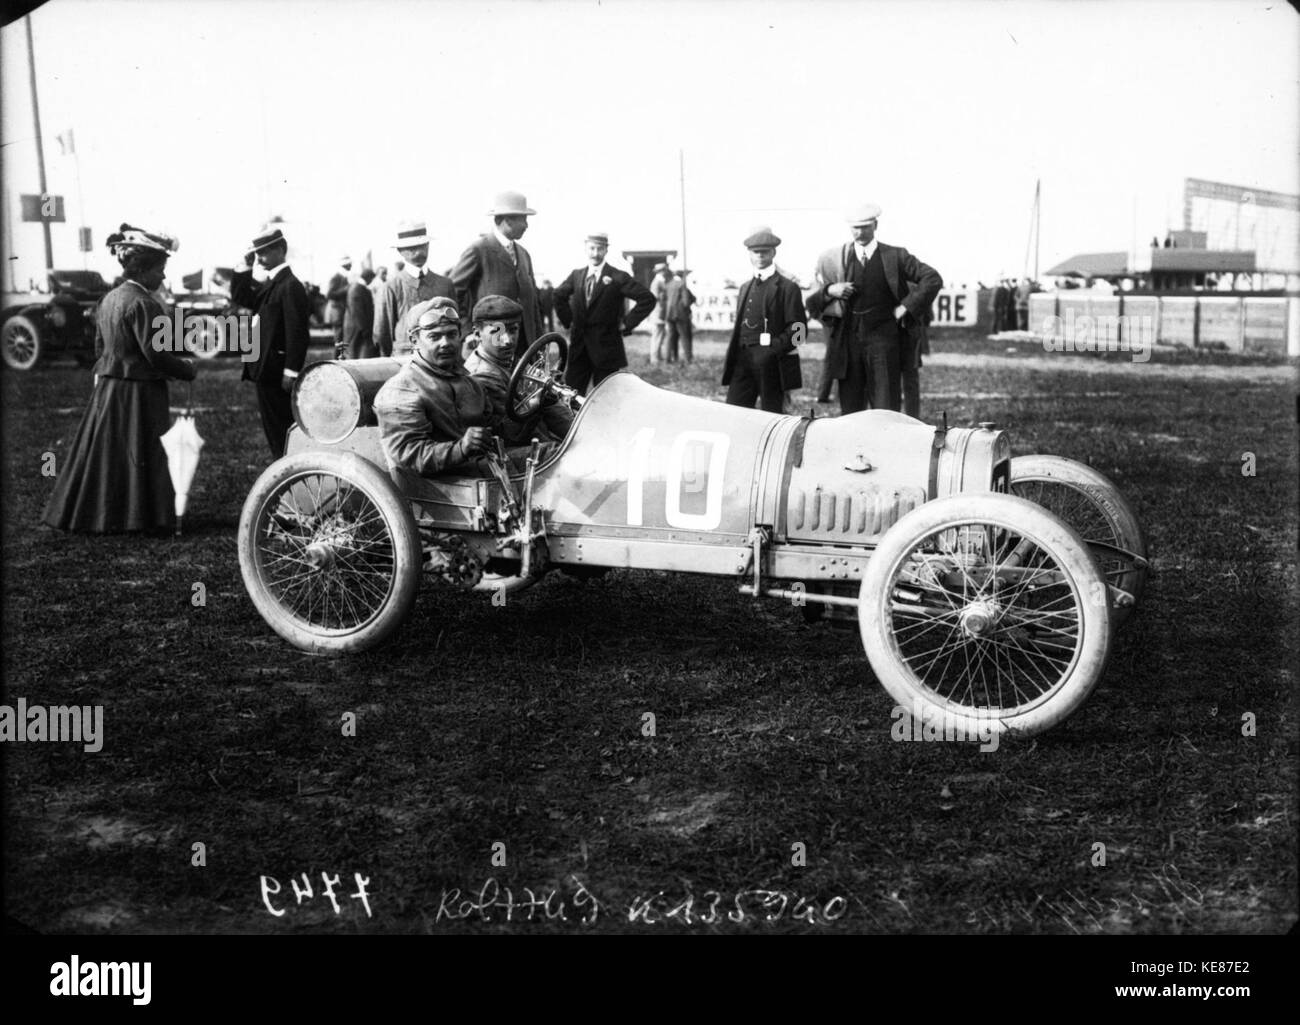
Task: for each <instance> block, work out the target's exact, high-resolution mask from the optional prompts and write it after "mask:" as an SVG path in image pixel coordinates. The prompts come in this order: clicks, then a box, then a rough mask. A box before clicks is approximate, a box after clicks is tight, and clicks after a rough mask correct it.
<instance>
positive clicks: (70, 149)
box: [55, 128, 77, 157]
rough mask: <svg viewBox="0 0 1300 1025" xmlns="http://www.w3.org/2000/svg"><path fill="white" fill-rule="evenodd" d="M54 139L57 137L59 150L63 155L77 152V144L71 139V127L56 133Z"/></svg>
mask: <svg viewBox="0 0 1300 1025" xmlns="http://www.w3.org/2000/svg"><path fill="white" fill-rule="evenodd" d="M55 139H57V140H58V142H59V150H60V152H61V153H62V155H63V156H65V157H67V156H71V155H72V154H73V153H76V152H77V146H76V143H75V142H74V141H73V138H72V129H71V128H69V129H68V130H67V131H66V132H64V133H63V134H62V135H56V136H55Z"/></svg>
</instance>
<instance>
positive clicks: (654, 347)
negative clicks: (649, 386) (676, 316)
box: [650, 263, 673, 363]
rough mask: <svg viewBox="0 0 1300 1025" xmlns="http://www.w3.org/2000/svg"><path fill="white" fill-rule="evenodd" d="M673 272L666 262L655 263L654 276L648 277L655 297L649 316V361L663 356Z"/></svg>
mask: <svg viewBox="0 0 1300 1025" xmlns="http://www.w3.org/2000/svg"><path fill="white" fill-rule="evenodd" d="M672 280H673V272H672V271H670V270H669V269H668V264H666V263H656V264H655V276H654V277H653V278H651V279H650V294H651V295H653V296H654V297H655V308H654V313H653V314H651V316H650V362H651V363H658V362H659V361H660V360H661V359H663V358H664V355H665V354H664V342H665V341H666V340H667V338H668V283H669V282H670V281H672Z"/></svg>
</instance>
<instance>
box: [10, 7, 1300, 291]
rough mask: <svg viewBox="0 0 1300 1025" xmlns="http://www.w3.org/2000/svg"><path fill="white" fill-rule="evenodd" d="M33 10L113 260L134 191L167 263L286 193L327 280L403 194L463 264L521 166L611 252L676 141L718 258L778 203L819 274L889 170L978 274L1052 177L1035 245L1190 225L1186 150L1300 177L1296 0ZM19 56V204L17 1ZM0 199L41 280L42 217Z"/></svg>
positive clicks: (895, 188) (1229, 170)
mask: <svg viewBox="0 0 1300 1025" xmlns="http://www.w3.org/2000/svg"><path fill="white" fill-rule="evenodd" d="M31 25H32V31H33V36H34V43H35V49H36V70H37V86H38V92H39V97H40V108H41V121H42V135H43V137H44V139H45V159H46V163H47V168H48V178H49V190H50V191H51V192H55V193H59V194H63V195H64V196H65V197H66V201H67V208H68V212H69V223H68V224H66V225H55V226H54V229H53V231H54V238H55V242H54V244H55V263H56V265H58V266H80V265H81V260H82V257H81V256H80V255H79V254H78V253H77V251H76V233H75V230H74V224H75V223H77V222H81V223H86V224H89V225H90V226H91V227H92V229H93V231H94V238H95V244H96V252H95V253H94V254H92V255H91V257H90V258H89V260H90V263H89V265H90V266H91V267H95V268H98V269H100V270H103V271H104V272H105V273H106V274H108V275H111V274H112V273H114V272H115V270H116V267H115V265H114V264H113V262H112V260H111V259H110V258H109V257H108V256H107V252H106V250H105V249H104V248H103V240H104V238H105V236H106V235H107V233H108V232H109V231H111V230H113V229H115V228H116V227H117V225H118V223H119V222H121V221H130V222H132V223H134V224H137V225H141V226H144V227H157V228H160V229H167V230H170V231H172V232H174V233H175V234H176V235H178V236H179V238H180V240H181V248H180V251H179V253H178V254H177V256H176V257H175V258H174V259H173V260H172V262H171V264H170V266H169V271H170V274H171V277H172V279H173V281H175V280H176V279H177V278H178V277H179V274H180V273H185V272H189V271H192V270H196V269H198V268H200V267H205V266H207V267H210V266H212V265H217V264H223V265H229V264H230V263H231V262H232V260H234V259H235V258H236V257H237V256H238V255H239V254H240V253H242V252H243V250H244V249H245V248H246V246H247V242H248V240H249V239H250V238H251V237H252V236H253V234H255V233H256V232H257V230H258V229H259V228H260V226H261V225H262V224H263V223H264V222H265V221H266V220H267V219H268V217H269V216H271V215H272V214H276V215H279V216H282V217H284V218H285V219H286V221H287V224H286V229H287V234H289V236H290V241H291V244H292V247H293V248H292V249H291V253H290V258H291V261H292V262H293V263H294V265H295V266H296V267H297V269H298V271H299V274H300V276H304V277H306V278H307V279H308V280H317V281H319V280H322V279H324V278H325V277H327V276H328V275H329V274H330V273H331V272H332V270H333V267H334V262H335V260H336V258H337V257H338V256H339V255H341V254H342V253H345V252H346V253H349V254H351V255H353V256H354V257H357V258H360V257H361V256H362V255H363V254H364V253H365V252H366V251H367V250H370V251H372V252H373V254H374V259H375V260H376V262H391V260H392V259H393V258H394V257H395V255H396V254H395V253H394V252H393V251H392V250H391V249H389V248H387V247H388V245H389V244H390V243H391V241H392V235H393V233H394V231H395V229H396V226H397V222H398V221H399V220H402V219H407V218H412V219H419V218H423V219H425V220H426V221H427V222H428V225H429V229H430V232H431V233H432V234H433V236H434V242H433V244H432V250H431V254H430V265H431V266H433V267H435V268H437V269H444V268H446V267H448V266H450V265H451V264H452V263H453V262H454V260H455V259H456V257H457V255H458V254H459V253H460V252H461V251H462V250H463V249H464V248H465V246H466V245H467V244H468V243H469V242H471V241H472V240H473V239H474V238H475V237H476V236H477V235H478V234H480V233H482V232H484V231H488V230H490V228H491V219H490V218H489V217H487V216H486V211H487V209H488V207H489V205H490V203H491V200H492V196H493V195H494V193H496V192H498V191H501V190H505V189H514V190H518V191H521V192H523V193H525V194H526V195H527V197H528V202H529V204H530V205H531V206H532V207H534V208H535V209H536V210H537V211H538V213H537V216H535V217H534V218H532V219H531V223H530V227H529V231H528V233H527V235H526V236H525V237H524V239H523V243H524V245H525V246H526V247H527V248H528V249H529V250H530V252H531V253H532V255H533V259H534V265H535V267H536V269H537V272H538V275H539V276H543V275H545V276H548V277H550V278H552V279H554V280H557V281H558V279H559V277H560V276H561V275H563V274H564V273H566V272H567V271H568V270H569V269H571V268H573V267H576V266H580V265H582V263H583V262H584V253H583V238H584V236H585V235H586V233H587V232H589V231H596V230H599V231H606V232H608V233H609V234H610V236H611V243H612V244H611V257H613V260H614V262H615V263H618V262H619V260H618V254H619V253H620V251H621V250H622V249H654V248H665V249H677V250H681V249H682V247H683V240H682V208H681V169H682V167H683V165H684V171H685V206H686V260H687V262H688V263H689V264H690V266H691V268H692V270H693V271H694V272H695V274H696V276H697V279H699V280H701V281H703V282H708V281H717V280H721V279H723V278H726V277H737V276H743V275H744V274H746V273H747V272H748V261H747V258H746V253H745V250H744V248H743V245H742V240H743V238H744V237H745V236H746V235H747V234H748V233H749V232H750V231H751V230H752V229H753V228H754V227H756V226H757V225H760V224H763V225H770V226H771V227H772V229H773V230H774V231H775V232H776V234H777V235H779V236H781V238H782V239H783V244H782V247H781V249H780V250H779V252H778V255H777V261H778V263H779V264H780V265H782V266H784V267H788V268H789V269H791V270H793V271H795V272H796V273H799V274H801V275H804V276H805V277H806V276H809V275H810V273H811V269H812V267H813V264H814V262H815V260H816V257H817V254H818V253H819V252H821V251H822V250H824V249H826V248H828V247H830V246H833V245H836V244H838V243H839V242H841V241H842V240H844V239H845V238H847V229H846V227H845V223H844V218H843V213H844V211H845V210H846V209H847V208H848V207H850V206H853V205H856V204H860V203H863V202H875V203H877V204H879V205H880V206H881V207H882V208H883V211H884V212H883V215H882V217H881V219H880V227H879V237H880V238H881V239H882V241H885V242H890V243H893V244H895V245H904V246H906V247H907V248H908V249H910V250H911V251H912V252H913V253H914V254H915V255H917V256H918V257H919V258H921V259H922V260H924V261H925V262H927V263H929V264H931V265H932V266H934V267H935V268H936V269H937V270H939V272H940V273H941V274H942V275H943V276H944V277H945V279H946V280H947V281H948V282H950V283H954V284H956V283H963V282H964V283H970V284H973V283H974V281H975V280H976V279H983V280H985V281H988V280H990V279H992V278H994V277H996V276H998V275H999V274H1002V273H1006V274H1019V273H1020V272H1021V271H1022V269H1023V268H1024V265H1025V260H1026V250H1027V242H1028V233H1029V226H1030V216H1031V208H1032V203H1033V196H1034V189H1035V184H1036V182H1038V181H1039V180H1041V182H1042V207H1041V239H1040V261H1041V267H1042V268H1043V269H1046V268H1047V267H1049V266H1051V265H1052V264H1053V263H1056V262H1058V261H1060V260H1062V259H1064V258H1066V257H1068V256H1070V255H1071V254H1073V253H1076V252H1088V251H1100V250H1127V249H1129V248H1130V247H1131V246H1132V245H1133V243H1134V241H1135V240H1136V241H1137V242H1139V243H1140V244H1142V245H1145V244H1146V243H1147V241H1148V240H1149V239H1150V237H1151V236H1152V235H1161V236H1163V233H1164V232H1165V230H1166V229H1168V228H1178V227H1181V218H1182V184H1183V179H1184V178H1186V177H1197V178H1207V179H1212V180H1216V181H1225V182H1230V183H1234V184H1238V185H1246V186H1251V187H1254V188H1262V189H1270V190H1275V191H1280V192H1288V193H1298V192H1300V181H1298V178H1300V165H1298V164H1297V154H1298V153H1300V108H1298V102H1297V99H1298V96H1300V82H1298V81H1297V79H1298V73H1300V31H1298V26H1300V18H1298V17H1297V16H1296V15H1295V13H1294V12H1293V11H1292V9H1291V8H1289V7H1288V6H1287V5H1285V4H1283V3H1281V2H1272V3H1267V4H1261V3H1251V2H1246V0H1219V2H1217V3H1199V4H1198V3H1185V2H1175V0H1154V2H1146V3H1119V2H1115V0H1099V2H1094V3H1083V2H1061V3H1055V2H1051V0H1046V2H1035V3H1013V2H996V0H974V2H970V0H966V2H961V3H951V2H949V3H940V2H927V0H911V2H907V3H901V2H900V3H893V2H882V3H870V2H862V0H768V2H762V0H760V2H743V0H700V2H688V0H656V2H638V0H602V2H596V0H590V2H588V0H582V2H577V0H574V2H563V0H511V2H483V0H478V2H465V0H423V2H416V0H368V2H366V3H359V2H355V0H316V2H312V3H307V2H299V0H256V2H252V0H167V2H164V3H157V2H147V0H94V2H90V0H54V2H51V3H48V4H45V5H44V6H42V7H40V8H38V9H37V10H36V11H35V12H33V14H32V15H31ZM0 75H2V77H3V83H2V85H3V108H2V110H0V113H2V115H3V122H2V124H3V155H4V167H3V172H4V186H5V190H6V202H7V203H8V204H9V205H8V206H7V207H6V212H9V211H15V210H16V209H17V204H18V199H17V195H18V194H19V193H23V192H37V191H38V181H37V174H36V155H35V144H34V130H33V125H32V115H31V106H30V93H29V89H28V86H27V49H26V40H25V35H24V32H23V28H22V22H21V21H19V22H14V23H11V24H10V25H8V26H6V27H5V28H4V29H3V31H2V32H0ZM68 129H72V130H73V132H74V135H75V148H76V155H75V157H74V156H71V155H64V154H62V153H61V151H60V146H59V145H58V143H57V142H56V141H55V137H56V136H57V135H59V134H60V133H63V132H65V131H67V130H68ZM679 154H680V156H679ZM78 165H79V166H78ZM78 172H79V174H78ZM78 178H79V181H78ZM83 217H84V221H83V220H82V218H83ZM5 222H6V224H7V225H9V227H8V228H7V229H6V237H5V240H4V241H5V248H6V250H7V253H8V255H11V256H12V255H16V256H18V260H17V261H12V260H11V261H9V262H10V263H11V264H12V265H15V266H16V267H17V268H24V269H23V270H16V271H15V275H14V276H15V277H18V278H19V284H20V287H21V285H22V284H23V283H24V282H23V279H25V277H26V276H27V274H38V273H39V270H40V264H41V257H42V250H41V246H42V243H41V234H40V229H39V226H37V225H31V224H21V223H14V222H13V217H12V215H11V216H9V217H6V218H5ZM679 263H680V258H679ZM11 269H13V268H11ZM5 287H6V288H8V287H10V281H9V280H8V279H6V281H5Z"/></svg>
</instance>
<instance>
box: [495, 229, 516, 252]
mask: <svg viewBox="0 0 1300 1025" xmlns="http://www.w3.org/2000/svg"><path fill="white" fill-rule="evenodd" d="M492 234H493V235H495V236H496V237H497V241H498V242H500V243H501V248H502V249H504V250H505V251H506V252H507V253H508V252H510V250H512V249H514V247H515V240H514V239H512V238H506V237H505V236H504V235H502V234H501V229H500V228H495V227H494V228H493V229H492Z"/></svg>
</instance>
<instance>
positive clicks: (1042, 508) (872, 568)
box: [238, 335, 1147, 735]
mask: <svg viewBox="0 0 1300 1025" xmlns="http://www.w3.org/2000/svg"><path fill="white" fill-rule="evenodd" d="M565 356H566V352H565V343H564V339H563V337H562V336H560V335H544V336H543V337H541V338H539V339H538V340H537V341H536V342H534V344H533V345H531V346H530V347H529V349H528V350H527V352H525V353H524V355H523V356H522V357H521V359H520V361H519V363H518V364H517V366H516V368H515V371H514V374H513V376H512V379H511V382H510V389H509V399H508V402H509V405H510V415H511V416H512V417H514V418H518V414H519V413H520V412H521V411H522V410H523V408H524V407H523V405H522V404H523V403H525V402H527V401H528V400H529V399H530V398H531V397H533V396H536V395H538V394H540V393H542V392H544V391H551V392H553V393H555V394H557V395H559V396H560V398H561V399H562V400H563V401H568V402H570V403H571V404H572V405H574V406H575V407H576V408H577V413H576V416H575V418H574V422H573V425H572V427H571V429H570V431H569V433H568V435H567V437H566V438H565V439H564V441H563V442H562V443H561V444H560V445H559V447H558V449H556V450H555V451H553V452H550V453H549V454H548V455H547V456H545V457H544V458H539V454H538V449H537V446H536V444H534V446H533V450H532V453H531V454H530V455H529V457H528V460H527V463H526V468H525V469H524V471H523V472H522V473H519V472H516V473H510V472H509V471H508V470H507V465H508V464H507V463H506V462H505V459H504V456H505V453H504V451H503V452H502V453H501V457H502V458H498V459H493V460H492V466H491V469H492V473H491V474H489V475H487V476H485V477H475V476H458V475H448V476H444V477H438V478H422V477H418V476H415V475H414V474H412V473H410V472H409V471H406V470H405V469H403V468H401V467H389V466H387V465H386V460H385V457H384V454H383V451H382V449H381V446H380V441H379V432H378V427H377V426H376V421H375V415H374V412H373V409H372V405H371V402H372V399H373V397H374V395H375V393H376V391H377V390H378V389H379V387H380V385H381V384H382V383H383V382H384V381H385V380H387V379H388V378H389V377H391V376H392V375H393V374H394V373H395V372H396V371H397V370H398V368H399V364H398V362H397V361H395V360H392V359H373V360H359V361H344V362H334V361H328V362H322V363H316V364H312V365H311V366H309V367H308V368H307V369H306V370H304V372H303V373H302V375H301V376H300V377H299V379H298V382H297V385H296V387H295V391H294V395H293V404H294V413H295V421H296V422H295V425H294V427H293V428H291V430H290V436H289V440H288V445H287V449H286V454H285V455H284V456H283V457H282V458H281V459H279V460H278V461H276V462H275V463H273V464H272V465H271V466H270V467H268V468H267V470H266V471H265V472H264V473H263V474H262V475H261V477H260V478H259V479H258V480H257V482H256V484H255V485H254V486H253V489H252V491H251V492H250V493H249V495H248V498H247V500H246V501H245V503H244V507H243V513H242V516H241V519H240V525H239V536H238V549H239V561H240V568H241V571H242V574H243V578H244V583H245V586H246V587H247V589H248V592H249V595H250V596H251V598H252V600H253V602H254V604H255V605H256V607H257V609H258V610H259V612H260V613H261V614H262V616H263V618H264V619H265V620H266V622H267V623H268V624H270V626H271V627H272V628H273V629H274V630H275V631H276V632H277V633H279V634H280V636H282V637H283V638H285V639H286V640H288V641H289V642H290V643H292V644H294V645H296V646H297V647H299V648H301V649H303V650H304V651H309V652H316V653H321V654H337V653H344V652H357V651H363V650H365V649H368V648H371V647H373V646H374V645H376V644H379V643H380V642H381V641H383V640H384V639H385V638H386V637H388V636H389V635H390V634H392V633H393V631H394V630H396V629H397V628H398V627H399V626H400V624H401V623H402V622H403V620H405V618H406V617H407V615H408V613H409V611H410V609H411V607H412V603H413V602H414V600H415V596H416V591H417V589H418V587H419V586H420V581H421V580H422V579H428V580H433V581H438V582H439V583H441V584H444V585H450V586H451V587H453V588H459V589H461V590H462V591H466V592H469V591H475V590H478V591H484V590H499V589H503V588H504V589H507V590H509V589H513V588H518V587H523V586H527V585H529V584H531V583H533V582H535V581H536V580H537V579H539V578H540V577H541V576H543V575H544V574H545V573H546V572H547V571H548V570H550V569H553V568H555V567H560V568H564V569H566V570H568V571H571V572H577V573H579V574H581V573H593V572H599V571H600V570H601V569H603V568H608V567H631V568H641V569H654V570H671V571H676V572H681V573H699V574H711V575H716V576H721V577H729V578H731V579H733V580H734V581H735V582H736V585H737V590H738V591H739V593H740V594H742V595H745V596H748V597H749V598H751V599H754V598H758V597H760V596H761V597H769V598H777V599H782V600H785V601H789V602H792V603H793V604H794V605H798V606H803V607H804V610H805V612H809V611H811V610H819V611H821V612H822V613H824V615H825V617H826V619H827V620H828V621H829V622H831V623H848V624H856V626H857V629H858V631H859V632H860V635H861V639H862V643H863V645H864V647H865V649H866V655H867V659H868V661H869V663H870V665H871V667H872V669H873V670H874V673H875V676H876V678H877V679H878V680H879V681H880V682H881V683H882V684H883V685H884V686H885V688H886V689H887V690H888V691H889V693H890V694H891V695H892V696H893V697H894V698H895V699H896V700H897V701H898V702H899V703H900V704H902V705H903V706H904V707H908V708H909V709H910V708H913V707H916V704H917V703H920V705H921V706H923V707H924V708H925V709H926V710H927V714H932V715H933V714H940V713H942V714H943V715H945V716H947V717H949V718H948V721H949V722H951V723H953V724H955V726H956V727H957V728H965V729H968V730H969V731H971V734H972V735H973V734H974V732H975V731H978V730H981V729H983V730H989V729H992V730H993V731H995V732H1004V731H1011V732H1016V733H1023V734H1031V733H1035V732H1037V731H1039V730H1042V729H1046V728H1047V727H1050V726H1052V725H1054V724H1056V723H1058V722H1060V721H1061V720H1062V719H1064V718H1065V717H1066V716H1068V715H1069V714H1070V713H1071V712H1072V711H1073V710H1075V709H1076V708H1078V707H1079V705H1080V704H1081V703H1082V702H1083V701H1084V699H1085V698H1086V697H1087V696H1088V694H1089V692H1090V691H1091V690H1092V689H1093V687H1094V686H1095V685H1096V683H1097V681H1098V680H1099V679H1100V677H1101V675H1102V673H1103V670H1104V668H1105V665H1106V661H1107V658H1108V654H1109V651H1110V645H1111V637H1112V632H1113V630H1114V629H1115V628H1116V626H1117V625H1118V623H1119V621H1120V620H1121V619H1122V618H1123V616H1124V615H1126V614H1127V613H1128V611H1129V610H1130V609H1131V608H1132V606H1133V605H1134V604H1135V602H1136V601H1137V599H1138V597H1139V596H1140V594H1141V591H1142V585H1143V582H1144V580H1145V577H1146V572H1147V560H1146V552H1145V545H1144V542H1143V539H1142V535H1141V531H1140V529H1139V527H1138V525H1137V522H1136V520H1135V518H1134V517H1133V514H1132V511H1131V510H1130V509H1129V508H1128V506H1127V504H1126V503H1125V501H1124V499H1123V498H1122V497H1121V496H1120V495H1119V493H1118V492H1117V491H1116V490H1115V488H1114V486H1113V485H1111V483H1110V482H1109V481H1108V480H1106V479H1105V478H1104V477H1102V476H1101V475H1100V474H1098V473H1096V472H1095V471H1093V470H1091V469H1090V468H1089V467H1086V466H1082V465H1080V464H1078V463H1074V462H1071V461H1070V460H1067V459H1060V458H1056V457H1052V456H1023V457H1019V458H1015V459H1013V458H1012V454H1011V443H1010V439H1009V437H1008V435H1007V433H1006V432H1004V431H1000V430H997V429H995V428H994V426H993V425H992V424H982V425H980V426H979V427H976V428H952V429H948V428H946V427H945V428H936V427H934V426H931V425H929V424H925V423H922V422H921V421H919V420H913V419H911V418H909V417H907V416H904V415H902V414H900V413H894V412H888V411H868V412H863V413H856V414H852V415H849V416H841V417H837V418H822V419H810V418H800V417H797V416H783V415H779V414H773V413H766V412H763V411H761V410H754V409H743V408H739V407H736V406H728V405H724V404H722V403H718V402H714V401H710V400H708V399H703V398H694V397H691V396H686V395H681V394H677V393H674V392H670V391H665V390H662V389H659V388H655V387H653V386H651V385H650V384H647V383H645V382H644V381H642V380H641V379H640V378H638V377H636V376H634V375H633V374H631V373H629V372H626V371H622V372H619V373H616V374H614V375H612V376H610V377H608V378H607V379H605V380H604V381H603V382H602V383H601V384H600V385H599V386H597V387H596V388H595V389H594V390H593V391H592V392H591V394H590V396H589V397H588V398H587V399H586V400H585V401H583V400H581V399H580V398H578V397H577V396H576V394H575V393H573V392H572V391H571V390H569V389H566V388H565V387H564V386H563V385H562V384H561V383H560V377H559V371H560V370H561V369H562V367H563V363H564V359H565ZM484 600H486V599H484Z"/></svg>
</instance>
